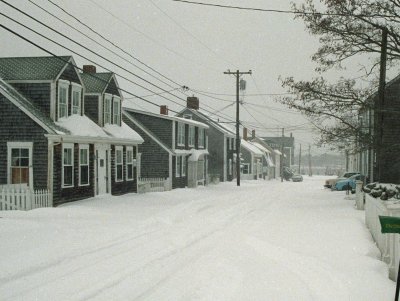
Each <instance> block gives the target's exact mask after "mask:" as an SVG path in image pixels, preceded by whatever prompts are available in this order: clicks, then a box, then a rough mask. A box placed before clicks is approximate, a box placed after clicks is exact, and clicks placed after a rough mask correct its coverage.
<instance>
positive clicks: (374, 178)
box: [347, 75, 400, 184]
mask: <svg viewBox="0 0 400 301" xmlns="http://www.w3.org/2000/svg"><path fill="white" fill-rule="evenodd" d="M399 97H400V75H399V76H397V77H395V78H394V79H393V80H391V81H389V82H388V83H387V84H386V85H385V92H384V103H383V104H381V105H382V107H381V108H380V104H379V102H380V99H379V95H378V92H376V93H374V94H373V95H372V96H371V97H370V98H369V99H368V100H367V105H366V106H365V108H362V109H361V110H360V111H359V116H358V119H359V124H360V134H359V135H360V136H362V137H363V138H364V139H361V140H360V141H358V142H357V143H358V145H355V147H354V148H355V149H356V151H355V152H352V153H349V155H348V156H347V159H348V160H347V165H348V166H347V169H348V170H354V171H359V172H360V173H361V174H363V175H365V176H366V179H367V181H368V182H381V183H396V184H399V183H400V158H399V155H398V154H399V151H400V147H399V146H400V144H399V142H398V137H399V134H400V118H399V113H400V102H399Z"/></svg>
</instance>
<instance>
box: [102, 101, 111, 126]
mask: <svg viewBox="0 0 400 301" xmlns="http://www.w3.org/2000/svg"><path fill="white" fill-rule="evenodd" d="M111 100H112V98H111V95H107V94H106V95H105V96H104V125H106V124H107V123H108V124H111Z"/></svg>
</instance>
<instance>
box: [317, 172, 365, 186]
mask: <svg viewBox="0 0 400 301" xmlns="http://www.w3.org/2000/svg"><path fill="white" fill-rule="evenodd" d="M357 174H359V172H356V171H351V172H346V173H344V174H343V175H342V176H341V177H338V178H334V179H328V180H326V181H325V185H324V187H326V188H334V187H335V184H336V183H337V182H339V181H341V180H345V179H348V178H350V177H351V176H354V175H357Z"/></svg>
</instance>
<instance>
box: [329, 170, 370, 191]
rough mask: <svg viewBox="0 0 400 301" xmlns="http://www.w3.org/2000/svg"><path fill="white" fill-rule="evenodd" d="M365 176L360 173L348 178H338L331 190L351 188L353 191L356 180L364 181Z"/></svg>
mask: <svg viewBox="0 0 400 301" xmlns="http://www.w3.org/2000/svg"><path fill="white" fill-rule="evenodd" d="M364 179H365V176H363V175H360V174H356V175H354V176H351V177H350V178H348V179H344V180H340V181H338V182H337V183H336V184H335V186H334V188H333V190H347V189H349V190H351V191H355V189H356V181H364Z"/></svg>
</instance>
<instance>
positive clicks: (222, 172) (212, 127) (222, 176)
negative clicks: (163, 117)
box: [177, 97, 236, 182]
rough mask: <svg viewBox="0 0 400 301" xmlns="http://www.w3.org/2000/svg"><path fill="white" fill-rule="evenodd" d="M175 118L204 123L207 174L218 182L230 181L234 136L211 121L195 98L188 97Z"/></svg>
mask: <svg viewBox="0 0 400 301" xmlns="http://www.w3.org/2000/svg"><path fill="white" fill-rule="evenodd" d="M177 116H180V117H183V118H188V119H192V120H195V121H199V122H202V123H205V124H207V125H208V126H209V130H208V141H209V144H208V152H209V153H210V156H209V173H210V176H211V178H219V181H221V182H223V181H232V180H233V179H234V178H235V177H236V169H235V162H236V161H235V160H234V157H235V156H234V154H235V152H236V139H235V137H236V135H235V133H233V132H232V131H231V130H230V129H228V128H227V127H225V126H224V125H223V124H221V123H219V122H218V121H216V120H214V119H212V118H211V117H210V116H208V115H207V114H206V113H204V112H202V111H201V110H200V107H199V99H198V98H197V97H188V98H187V105H186V108H184V109H183V110H182V111H181V112H179V113H178V115H177Z"/></svg>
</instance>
